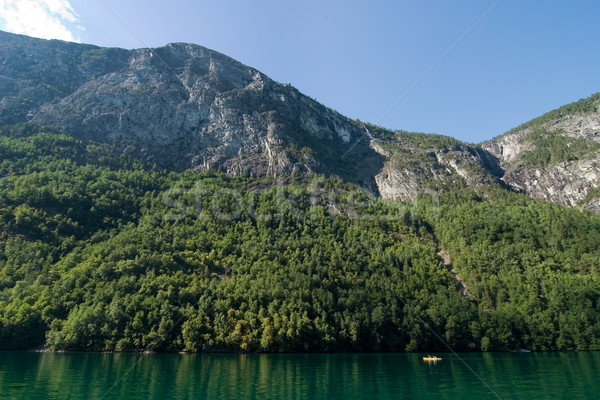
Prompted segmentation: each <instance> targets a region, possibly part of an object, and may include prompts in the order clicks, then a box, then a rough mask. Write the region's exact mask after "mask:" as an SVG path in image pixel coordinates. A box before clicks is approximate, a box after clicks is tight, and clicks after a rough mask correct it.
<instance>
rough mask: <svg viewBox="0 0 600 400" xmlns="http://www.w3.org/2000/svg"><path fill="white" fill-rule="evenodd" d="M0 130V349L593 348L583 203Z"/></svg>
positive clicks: (596, 226)
mask: <svg viewBox="0 0 600 400" xmlns="http://www.w3.org/2000/svg"><path fill="white" fill-rule="evenodd" d="M116 154H117V152H114V151H113V149H111V148H110V147H109V146H105V145H95V144H93V143H84V142H82V141H78V140H76V139H73V138H72V137H70V136H68V135H65V134H64V133H61V132H58V131H55V130H51V129H48V128H39V127H35V126H32V125H21V126H14V127H5V128H3V129H2V131H1V132H0V348H3V349H29V348H36V347H48V348H50V349H54V350H65V349H68V350H96V351H141V350H153V351H192V352H197V351H267V352H277V351H420V350H428V351H434V350H438V351H439V350H448V349H449V348H451V349H453V350H455V351H480V350H483V351H488V350H513V349H520V348H523V349H531V350H555V349H559V350H575V349H579V350H587V349H594V350H599V349H600V308H599V307H600V306H599V304H598V303H599V299H600V248H599V245H600V218H598V217H597V216H596V215H593V214H591V213H588V212H583V211H580V210H576V209H569V208H566V207H562V206H558V205H555V204H551V203H546V202H542V201H536V200H533V199H530V198H528V197H526V196H524V195H520V194H516V193H511V192H508V191H505V190H503V189H500V188H497V187H496V188H494V187H491V188H490V189H488V190H486V191H485V192H479V193H476V192H474V191H471V190H468V189H464V188H463V189H461V188H460V186H457V188H456V189H454V190H451V191H446V192H444V193H440V195H439V196H434V197H433V198H432V197H421V198H418V199H417V200H416V201H415V202H413V203H410V204H403V203H397V202H393V201H387V200H382V199H378V198H374V197H371V196H370V195H367V194H365V193H364V192H362V191H361V190H360V189H359V188H358V187H356V186H353V185H350V184H347V183H344V182H342V181H341V180H339V179H336V178H331V177H323V176H312V177H304V178H303V177H297V176H290V177H287V178H284V179H280V180H274V179H270V178H264V179H256V178H250V177H244V176H236V177H233V176H228V175H224V174H219V173H214V172H204V173H199V172H194V171H186V172H180V173H175V172H168V171H163V170H159V169H157V168H156V167H154V166H152V165H149V164H147V163H144V162H141V161H138V160H133V159H128V158H127V157H124V156H120V155H116Z"/></svg>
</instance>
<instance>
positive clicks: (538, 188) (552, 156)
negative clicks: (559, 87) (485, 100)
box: [482, 93, 600, 211]
mask: <svg viewBox="0 0 600 400" xmlns="http://www.w3.org/2000/svg"><path fill="white" fill-rule="evenodd" d="M482 148H483V149H485V150H487V151H489V152H490V153H491V154H493V155H495V156H496V157H497V158H498V159H499V160H500V164H501V165H502V167H503V168H504V169H505V170H506V173H505V175H504V177H503V180H504V181H505V182H506V183H507V184H508V185H509V186H510V187H512V188H514V189H516V190H520V191H523V192H525V193H527V194H528V195H530V196H532V197H535V198H539V199H546V200H550V201H553V202H555V203H560V204H565V205H569V206H584V207H586V208H589V209H592V210H595V211H599V210H600V191H599V190H598V187H599V185H600V93H596V94H594V95H592V96H591V97H589V98H586V99H582V100H580V101H578V102H575V103H571V104H568V105H566V106H563V107H561V108H558V109H556V110H553V111H550V112H548V113H546V114H544V115H542V116H541V117H538V118H536V119H534V120H532V121H530V122H528V123H525V124H523V125H521V126H519V127H517V128H515V129H513V130H512V131H510V132H508V133H506V134H505V135H502V136H500V137H497V138H495V139H493V140H491V141H489V142H486V143H483V144H482Z"/></svg>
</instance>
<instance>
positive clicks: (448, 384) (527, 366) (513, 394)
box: [0, 352, 600, 400]
mask: <svg viewBox="0 0 600 400" xmlns="http://www.w3.org/2000/svg"><path fill="white" fill-rule="evenodd" d="M422 356H423V355H422V354H291V355H290V354H241V355H239V354H199V355H190V354H185V355H182V354H149V355H142V354H85V353H33V352H0V398H1V399H161V400H162V399H203V400H204V399H227V400H233V399H260V400H269V399H273V400H275V399H277V400H283V399H311V400H318V399H344V400H351V399H430V398H442V399H591V398H598V397H599V396H600V395H599V393H600V379H598V378H600V353H589V352H580V353H539V354H538V353H494V354H489V353H487V354H459V355H453V354H443V355H439V356H442V357H443V360H442V361H441V362H438V363H436V364H427V363H424V362H423V361H422V358H421V357H422Z"/></svg>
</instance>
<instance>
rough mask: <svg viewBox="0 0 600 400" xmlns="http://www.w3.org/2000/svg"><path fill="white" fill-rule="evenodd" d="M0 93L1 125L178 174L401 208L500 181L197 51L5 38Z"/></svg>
mask: <svg viewBox="0 0 600 400" xmlns="http://www.w3.org/2000/svg"><path fill="white" fill-rule="evenodd" d="M0 85H1V86H0V88H2V89H3V90H2V91H1V92H0V93H1V94H0V96H2V97H1V98H0V123H3V124H14V123H19V122H31V123H35V124H40V125H49V126H53V127H56V128H59V129H63V130H65V131H66V132H67V133H69V134H72V135H74V136H76V137H77V138H80V139H89V140H93V141H95V142H100V143H110V144H113V145H115V146H116V148H118V149H121V151H122V152H124V153H127V154H129V155H133V156H141V157H143V158H144V159H146V160H149V161H151V162H155V163H157V164H158V165H160V166H163V167H167V168H169V169H174V170H183V169H187V168H193V169H197V170H209V169H212V170H220V171H223V172H227V173H230V174H248V175H253V176H275V177H277V176H280V175H289V174H310V173H324V174H327V175H337V176H339V177H341V178H343V179H345V180H347V181H349V182H353V183H357V184H359V185H361V186H362V187H363V188H365V189H367V190H368V191H369V192H371V193H375V194H381V195H382V196H383V197H387V198H394V199H401V200H410V199H414V198H415V197H416V196H417V195H418V194H419V192H420V191H422V189H423V188H425V187H427V188H431V187H440V186H443V185H445V184H446V183H453V182H456V181H466V183H467V185H469V186H470V187H477V186H479V185H481V184H485V183H486V182H490V181H494V179H496V178H494V176H493V175H494V174H495V175H497V172H496V167H495V166H493V167H492V174H490V173H488V172H487V169H488V167H489V165H493V164H495V162H494V161H493V157H491V156H490V155H489V154H486V152H485V151H482V150H481V149H478V148H476V147H474V146H470V145H466V144H462V143H460V142H458V141H456V140H452V141H442V142H440V141H439V140H438V139H436V137H435V136H426V135H413V134H408V133H406V132H397V133H394V132H391V131H389V130H385V129H380V128H375V127H371V126H366V125H364V124H362V123H360V122H358V121H351V120H349V119H348V118H345V117H344V116H342V115H340V114H338V113H337V112H335V111H333V110H331V109H329V108H327V107H325V106H323V105H322V104H319V103H317V102H316V101H314V100H312V99H310V98H308V97H307V96H305V95H303V94H302V93H300V92H298V91H297V90H296V89H294V88H293V87H291V86H289V85H282V84H279V83H277V82H274V81H272V80H271V79H269V78H268V77H267V76H265V75H264V74H262V73H260V72H259V71H257V70H255V69H253V68H250V67H247V66H245V65H242V64H241V63H239V62H237V61H235V60H233V59H231V58H229V57H226V56H224V55H222V54H220V53H217V52H215V51H212V50H209V49H206V48H203V47H201V46H197V45H192V44H184V43H175V44H169V45H167V46H165V47H162V48H157V49H139V50H131V51H128V50H122V49H105V48H99V47H95V46H89V45H78V44H73V43H64V42H60V41H46V40H40V39H33V38H28V37H25V36H19V35H13V34H8V33H4V32H0ZM440 144H441V145H440ZM432 146H433V147H432ZM444 146H450V147H448V148H444ZM431 155H433V156H431ZM488 164H489V165H488ZM467 165H472V166H473V167H474V168H471V169H470V170H469V171H467V169H465V168H464V167H466V166H467ZM473 171H477V173H476V174H475V175H474V176H470V174H471V173H472V172H473Z"/></svg>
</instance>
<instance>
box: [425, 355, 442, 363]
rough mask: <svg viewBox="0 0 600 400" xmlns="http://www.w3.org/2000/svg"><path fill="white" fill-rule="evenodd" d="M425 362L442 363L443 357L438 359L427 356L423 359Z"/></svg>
mask: <svg viewBox="0 0 600 400" xmlns="http://www.w3.org/2000/svg"><path fill="white" fill-rule="evenodd" d="M423 361H425V362H438V361H442V358H441V357H436V356H427V357H423Z"/></svg>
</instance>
